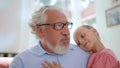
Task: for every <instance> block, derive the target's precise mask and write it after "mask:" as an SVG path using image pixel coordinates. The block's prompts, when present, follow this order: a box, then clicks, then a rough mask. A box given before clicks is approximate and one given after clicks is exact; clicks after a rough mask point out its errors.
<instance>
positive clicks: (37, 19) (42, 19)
mask: <svg viewBox="0 0 120 68" xmlns="http://www.w3.org/2000/svg"><path fill="white" fill-rule="evenodd" d="M49 9H56V10H60V9H59V8H57V7H55V6H48V5H47V6H43V7H41V9H39V10H38V11H36V12H34V13H33V15H32V19H31V20H30V23H29V25H30V27H31V28H32V33H33V34H35V33H36V31H35V26H36V25H37V24H44V23H46V20H47V16H46V11H47V10H49Z"/></svg>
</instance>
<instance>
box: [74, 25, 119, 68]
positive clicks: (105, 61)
mask: <svg viewBox="0 0 120 68" xmlns="http://www.w3.org/2000/svg"><path fill="white" fill-rule="evenodd" d="M74 40H75V42H76V43H77V44H78V46H79V47H81V48H82V49H84V50H85V51H88V52H90V53H91V57H90V59H89V62H88V66H87V68H119V62H118V60H117V58H116V57H115V54H114V53H113V52H112V51H111V50H110V49H107V48H105V46H104V45H103V43H102V42H101V40H100V36H99V34H98V32H97V30H96V29H95V28H93V27H91V26H89V25H82V26H81V27H78V28H77V29H76V31H75V32H74Z"/></svg>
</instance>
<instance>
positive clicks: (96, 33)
mask: <svg viewBox="0 0 120 68" xmlns="http://www.w3.org/2000/svg"><path fill="white" fill-rule="evenodd" d="M91 30H92V31H93V32H94V33H95V35H97V36H98V37H99V33H98V31H97V30H96V29H95V28H92V29H91Z"/></svg>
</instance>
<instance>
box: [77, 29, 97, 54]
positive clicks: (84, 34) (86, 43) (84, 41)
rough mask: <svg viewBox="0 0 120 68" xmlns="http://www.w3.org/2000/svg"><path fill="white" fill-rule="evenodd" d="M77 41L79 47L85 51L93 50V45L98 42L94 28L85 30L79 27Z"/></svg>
mask: <svg viewBox="0 0 120 68" xmlns="http://www.w3.org/2000/svg"><path fill="white" fill-rule="evenodd" d="M78 40H79V42H80V45H79V46H80V47H81V48H82V49H84V50H85V51H89V52H91V51H92V50H94V49H95V45H96V43H97V40H98V33H97V31H96V30H95V29H94V28H91V29H87V28H85V27H81V28H80V29H79V34H78Z"/></svg>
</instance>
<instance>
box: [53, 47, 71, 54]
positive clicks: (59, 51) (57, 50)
mask: <svg viewBox="0 0 120 68" xmlns="http://www.w3.org/2000/svg"><path fill="white" fill-rule="evenodd" d="M68 48H69V47H64V46H60V45H58V46H56V47H55V48H54V52H55V53H56V54H64V53H66V52H67V50H68Z"/></svg>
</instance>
